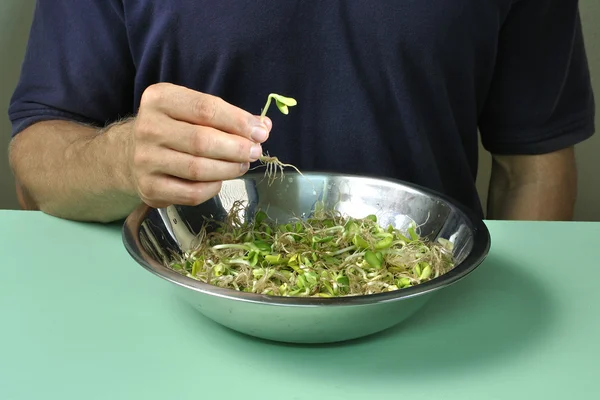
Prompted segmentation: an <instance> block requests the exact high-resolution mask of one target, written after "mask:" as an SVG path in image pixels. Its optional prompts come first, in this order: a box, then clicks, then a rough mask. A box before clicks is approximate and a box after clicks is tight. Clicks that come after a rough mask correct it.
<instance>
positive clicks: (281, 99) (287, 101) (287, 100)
mask: <svg viewBox="0 0 600 400" xmlns="http://www.w3.org/2000/svg"><path fill="white" fill-rule="evenodd" d="M270 96H271V97H273V98H274V99H275V102H276V103H281V104H283V105H285V106H289V107H293V106H295V105H296V104H298V102H297V101H296V99H293V98H291V97H286V96H282V95H280V94H275V93H271V94H270Z"/></svg>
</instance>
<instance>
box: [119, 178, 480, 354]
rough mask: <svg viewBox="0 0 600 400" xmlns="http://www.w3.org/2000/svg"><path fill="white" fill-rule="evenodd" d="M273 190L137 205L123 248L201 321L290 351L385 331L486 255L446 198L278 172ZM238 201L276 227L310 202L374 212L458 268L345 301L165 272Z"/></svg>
mask: <svg viewBox="0 0 600 400" xmlns="http://www.w3.org/2000/svg"><path fill="white" fill-rule="evenodd" d="M285 172H286V173H285V177H284V179H283V181H279V180H278V181H277V182H275V183H274V184H272V185H271V186H269V185H268V184H267V181H266V180H265V179H264V174H263V173H249V174H246V175H245V176H243V178H240V179H236V180H232V181H227V182H224V184H223V188H222V190H221V192H220V193H219V194H218V195H217V196H215V197H214V198H212V199H211V200H209V201H207V202H205V203H203V204H201V205H199V206H196V207H184V206H170V207H168V208H165V209H154V208H149V207H147V206H141V207H140V208H138V209H136V210H135V211H134V212H133V213H132V214H131V215H130V216H129V217H128V218H127V220H126V222H125V224H124V227H123V242H124V245H125V247H126V248H127V251H128V252H129V254H130V255H131V256H132V257H133V259H134V260H135V261H137V262H138V263H139V264H140V265H141V266H142V267H144V268H146V269H147V270H148V271H150V272H152V273H154V274H155V275H157V276H159V277H160V278H162V279H165V280H167V281H169V282H172V283H174V284H175V285H176V286H175V287H176V288H178V290H179V293H180V294H181V296H183V298H184V299H185V300H187V301H188V302H189V303H190V304H191V305H192V306H193V307H195V308H196V309H197V310H198V311H199V312H200V313H202V314H204V315H205V316H206V317H208V318H210V319H212V320H214V321H216V322H217V323H220V324H222V325H224V326H226V327H229V328H231V329H233V330H236V331H238V332H242V333H244V334H248V335H251V336H255V337H259V338H263V339H268V340H274V341H282V342H293V343H330V342H339V341H345V340H349V339H356V338H359V337H364V336H367V335H371V334H374V333H377V332H380V331H383V330H385V329H387V328H390V327H392V326H394V325H397V324H398V323H400V322H402V321H403V320H405V319H407V318H408V317H409V316H411V315H412V314H414V313H415V312H417V311H418V310H419V309H420V308H421V307H422V306H423V305H424V304H425V302H427V301H428V300H429V299H430V297H431V295H432V294H433V293H434V292H435V291H437V290H439V289H442V288H445V287H447V286H448V285H450V284H452V283H455V282H457V281H459V280H461V279H463V278H464V277H465V276H466V275H467V274H469V273H470V272H471V271H473V270H474V269H475V268H477V266H479V265H480V263H481V262H482V261H483V260H484V258H485V257H486V256H487V253H488V251H489V248H490V235H489V232H488V230H487V228H486V226H485V224H484V223H483V221H482V220H481V219H480V218H477V216H476V215H474V214H473V213H471V212H470V211H469V210H467V209H465V208H463V207H462V206H460V205H458V204H457V203H455V202H454V201H452V200H451V199H449V198H448V197H446V196H444V195H441V194H439V193H436V192H432V191H430V190H427V189H424V188H422V187H419V186H416V185H412V184H409V183H406V182H401V181H395V180H390V179H376V178H369V177H361V176H352V175H339V174H329V173H305V174H304V176H300V175H298V174H297V173H288V172H287V170H286V171H285ZM236 200H244V201H246V202H247V204H248V205H249V206H250V209H249V211H250V212H249V213H248V215H253V209H254V208H256V207H257V206H259V207H260V208H262V209H265V208H266V207H267V206H268V214H269V216H270V217H271V218H276V219H277V220H278V221H284V220H286V221H287V220H289V219H290V218H292V217H294V216H296V217H297V216H309V215H310V214H311V211H312V210H314V206H315V203H316V202H317V200H320V201H323V202H324V205H325V207H326V208H335V209H337V210H339V211H341V212H342V213H345V214H346V215H349V216H353V217H364V216H366V215H368V214H376V215H377V217H378V221H379V222H380V223H381V224H382V225H384V226H387V225H388V224H392V225H394V226H395V227H397V228H401V229H402V228H404V227H407V226H408V224H409V223H411V221H414V222H416V223H417V224H419V225H421V227H420V233H421V234H422V235H424V236H426V237H428V238H430V239H433V240H436V239H437V238H444V239H447V240H449V241H450V242H452V243H453V244H454V256H455V258H456V261H457V265H456V267H455V268H454V269H453V270H452V271H450V272H448V273H447V274H445V275H443V276H440V277H438V278H436V279H433V280H431V281H429V282H426V283H423V284H421V285H417V286H414V287H411V288H407V289H402V290H398V291H394V292H387V293H382V294H374V295H365V296H353V297H342V298H329V299H327V298H297V297H281V296H268V295H259V294H253V293H245V292H239V291H236V290H233V289H223V288H219V287H216V286H212V285H208V284H205V283H202V282H199V281H196V280H194V279H191V278H188V277H185V276H182V275H180V274H178V273H176V272H174V271H172V270H171V269H169V268H167V267H166V266H165V261H166V260H167V259H168V257H169V255H170V254H172V252H173V251H176V252H181V251H186V250H187V249H189V248H190V246H192V245H193V243H194V240H195V237H196V233H197V232H198V231H199V228H200V226H201V224H202V223H203V222H204V219H203V218H204V217H205V216H212V217H213V218H217V219H221V220H222V219H223V218H224V216H226V215H227V213H228V211H229V210H230V208H231V206H232V204H233V203H234V202H235V201H236Z"/></svg>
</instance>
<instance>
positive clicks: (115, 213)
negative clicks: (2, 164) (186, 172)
mask: <svg viewBox="0 0 600 400" xmlns="http://www.w3.org/2000/svg"><path fill="white" fill-rule="evenodd" d="M131 129H132V122H123V123H120V124H115V125H113V126H111V127H110V128H108V129H106V130H105V131H104V132H101V131H99V130H97V129H94V128H91V127H87V126H83V125H79V124H75V123H71V122H66V121H49V122H40V123H37V124H35V125H33V126H31V127H29V128H28V129H26V130H24V131H23V132H21V133H20V134H19V135H17V136H16V137H15V138H14V139H13V141H12V143H11V146H10V163H11V167H12V169H13V171H14V174H15V177H16V179H17V181H18V183H19V185H20V186H22V187H23V189H24V190H25V191H26V192H27V194H28V195H29V196H30V197H31V199H32V200H33V201H34V202H35V204H36V206H37V207H38V208H39V209H40V210H42V211H43V212H46V213H48V214H51V215H54V216H57V217H61V218H66V219H73V220H81V221H97V222H109V221H114V220H118V219H121V218H124V217H125V216H127V214H128V213H129V212H131V210H133V208H135V207H136V206H137V205H138V204H140V200H139V198H138V197H137V196H136V194H135V191H134V189H133V185H132V183H131V182H132V181H131V177H130V176H129V172H128V171H129V168H128V164H127V163H128V161H127V160H128V159H127V152H128V143H129V141H130V137H131V136H130V130H131Z"/></svg>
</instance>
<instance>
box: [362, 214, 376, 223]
mask: <svg viewBox="0 0 600 400" xmlns="http://www.w3.org/2000/svg"><path fill="white" fill-rule="evenodd" d="M365 219H368V220H371V221H373V222H377V215H375V214H369V215H367V216H366V217H365Z"/></svg>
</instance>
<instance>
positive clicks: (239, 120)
mask: <svg viewBox="0 0 600 400" xmlns="http://www.w3.org/2000/svg"><path fill="white" fill-rule="evenodd" d="M146 104H148V105H149V106H150V107H151V108H154V109H158V110H159V111H161V112H162V113H164V114H166V115H168V116H169V117H171V118H173V119H176V120H179V121H183V122H188V123H191V124H195V125H202V126H209V127H212V128H215V129H218V130H220V131H223V132H227V133H230V134H234V135H238V136H241V137H244V138H247V139H251V140H253V141H255V142H257V143H263V142H264V141H265V140H267V138H268V136H269V128H268V125H267V124H265V122H264V121H262V122H261V121H260V117H257V116H255V115H252V114H251V113H249V112H247V111H245V110H243V109H241V108H239V107H236V106H234V105H232V104H229V103H227V102H226V101H224V100H223V99H221V98H219V97H217V96H212V95H210V94H206V93H200V92H197V91H194V90H191V89H188V88H185V87H183V86H177V85H172V84H167V83H160V84H156V85H152V86H150V87H148V88H147V89H146V91H145V92H144V94H143V96H142V106H144V105H146Z"/></svg>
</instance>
